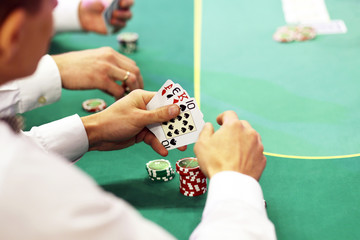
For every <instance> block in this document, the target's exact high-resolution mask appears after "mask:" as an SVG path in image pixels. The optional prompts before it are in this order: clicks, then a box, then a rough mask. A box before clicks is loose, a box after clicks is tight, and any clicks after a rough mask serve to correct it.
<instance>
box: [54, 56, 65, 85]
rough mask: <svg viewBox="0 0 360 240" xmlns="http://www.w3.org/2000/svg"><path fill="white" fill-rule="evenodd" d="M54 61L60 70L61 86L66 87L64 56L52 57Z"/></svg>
mask: <svg viewBox="0 0 360 240" xmlns="http://www.w3.org/2000/svg"><path fill="white" fill-rule="evenodd" d="M51 57H52V59H53V60H54V62H55V63H56V66H57V68H58V70H59V73H60V78H61V85H62V87H64V82H63V79H64V61H63V57H62V54H59V55H51Z"/></svg>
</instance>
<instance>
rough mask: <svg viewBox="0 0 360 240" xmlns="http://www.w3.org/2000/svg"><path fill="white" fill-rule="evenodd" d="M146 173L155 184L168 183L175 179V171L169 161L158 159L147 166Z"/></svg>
mask: <svg viewBox="0 0 360 240" xmlns="http://www.w3.org/2000/svg"><path fill="white" fill-rule="evenodd" d="M146 171H147V172H148V174H149V178H150V180H152V181H155V182H167V181H170V180H172V179H173V178H174V176H175V171H174V169H172V167H171V164H170V162H169V161H168V160H165V159H158V160H153V161H150V162H148V163H147V164H146Z"/></svg>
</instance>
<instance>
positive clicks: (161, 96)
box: [146, 79, 175, 110]
mask: <svg viewBox="0 0 360 240" xmlns="http://www.w3.org/2000/svg"><path fill="white" fill-rule="evenodd" d="M174 86H175V83H174V82H173V81H171V80H170V79H169V80H167V81H166V82H165V83H164V84H163V85H162V86H161V88H160V90H159V91H158V92H157V93H156V95H155V96H154V97H153V98H152V99H151V101H150V102H149V103H148V104H147V105H146V109H147V110H153V109H156V108H159V107H161V106H164V105H165V104H164V101H165V99H166V98H167V96H168V97H169V98H170V97H172V96H170V95H169V93H170V91H171V89H172V88H173V87H174Z"/></svg>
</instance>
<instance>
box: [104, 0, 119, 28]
mask: <svg viewBox="0 0 360 240" xmlns="http://www.w3.org/2000/svg"><path fill="white" fill-rule="evenodd" d="M119 1H120V0H113V1H112V2H111V3H110V5H109V6H108V7H107V8H106V9H105V11H104V13H103V17H104V20H105V24H106V29H107V32H108V33H114V32H116V31H117V29H116V28H115V27H114V26H113V25H111V17H112V14H113V11H115V10H117V9H119Z"/></svg>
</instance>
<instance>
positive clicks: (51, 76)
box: [15, 55, 61, 113]
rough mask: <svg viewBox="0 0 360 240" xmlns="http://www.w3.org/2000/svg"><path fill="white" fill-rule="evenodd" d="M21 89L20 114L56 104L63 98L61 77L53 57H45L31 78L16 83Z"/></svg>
mask: <svg viewBox="0 0 360 240" xmlns="http://www.w3.org/2000/svg"><path fill="white" fill-rule="evenodd" d="M15 84H16V85H17V87H18V89H19V97H20V102H19V105H18V110H17V112H18V113H24V112H27V111H30V110H32V109H34V108H37V107H41V106H44V105H48V104H51V103H54V102H56V101H58V100H59V99H60V96H61V77H60V72H59V69H58V67H57V65H56V63H55V61H54V59H53V58H52V57H50V56H49V55H45V56H44V57H42V58H41V60H40V62H39V64H38V67H37V69H36V71H35V73H34V74H33V75H31V76H30V77H26V78H22V79H19V80H17V81H16V82H15Z"/></svg>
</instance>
